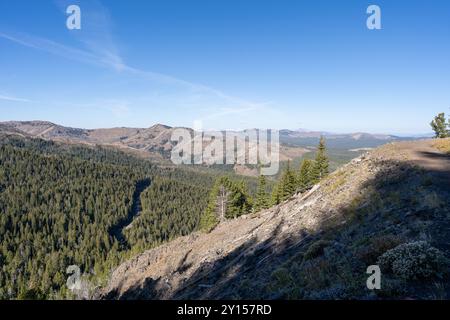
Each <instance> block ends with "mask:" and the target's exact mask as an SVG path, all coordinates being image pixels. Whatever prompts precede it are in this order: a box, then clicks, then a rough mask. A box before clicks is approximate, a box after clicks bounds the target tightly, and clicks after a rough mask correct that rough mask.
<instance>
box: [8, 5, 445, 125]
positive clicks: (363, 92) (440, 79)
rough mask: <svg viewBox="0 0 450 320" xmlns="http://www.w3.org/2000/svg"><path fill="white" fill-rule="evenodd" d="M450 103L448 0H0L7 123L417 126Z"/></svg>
mask: <svg viewBox="0 0 450 320" xmlns="http://www.w3.org/2000/svg"><path fill="white" fill-rule="evenodd" d="M70 4H77V5H79V6H80V7H81V14H82V17H81V18H82V22H81V23H82V29H81V30H68V29H67V28H66V17H67V15H66V13H65V8H66V7H67V6H68V5H70ZM370 4H377V5H379V6H380V7H381V10H382V30H376V31H371V30H368V29H367V28H366V19H367V14H366V9H367V7H368V6H369V5H370ZM449 107H450V1H447V0H441V1H438V0H431V1H430V0H428V1H426V0H423V1H414V0H408V1H406V0H405V1H401V0H396V1H379V0H373V1H363V0H361V1H360V0H351V1H350V0H342V1H335V0H333V1H331V0H330V1H323V0H319V1H318V0H314V1H313V0H308V1H306V0H303V1H300V0H295V1H294V0H293V1H280V0H270V1H263V0H258V1H257V0H215V1H211V0H189V1H188V0H179V1H173V0H158V1H156V0H150V1H138V0H135V1H125V0H121V1H112V0H108V1H106V0H104V1H92V0H85V1H76V0H67V1H66V0H62V1H31V0H29V1H23V0H3V1H1V2H0V120H32V119H42V120H50V121H53V122H57V123H61V124H63V125H70V126H75V127H84V128H93V127H112V126H133V127H149V126H151V125H152V124H154V123H158V122H159V123H165V124H168V125H173V126H175V125H177V126H178V125H182V126H189V127H191V126H193V123H194V121H196V120H201V121H203V126H204V128H205V129H206V128H216V129H219V128H220V129H240V128H249V127H259V128H278V129H280V128H289V129H296V128H309V129H315V130H327V131H335V132H350V131H366V132H380V133H399V134H402V133H403V134H405V133H423V132H428V131H430V129H429V125H428V123H429V122H430V120H431V118H432V116H433V115H434V114H436V113H438V112H442V111H445V112H447V113H450V109H449Z"/></svg>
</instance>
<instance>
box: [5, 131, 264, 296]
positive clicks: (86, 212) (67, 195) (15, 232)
mask: <svg viewBox="0 0 450 320" xmlns="http://www.w3.org/2000/svg"><path fill="white" fill-rule="evenodd" d="M218 175H219V173H214V172H213V170H211V172H205V171H204V170H203V171H196V170H195V169H191V168H182V169H180V168H160V167H157V166H156V165H153V164H152V163H150V162H149V161H147V160H142V159H139V158H136V157H134V156H132V155H129V154H127V153H124V152H121V151H117V150H114V149H110V148H104V147H88V146H80V145H68V144H62V143H56V142H51V141H46V140H41V139H28V138H22V137H19V136H13V135H4V136H2V137H1V138H0V299H14V298H27V299H33V298H43V299H44V298H46V299H52V298H66V297H70V292H69V290H68V289H67V288H66V285H65V284H66V280H67V276H68V275H67V274H66V269H67V267H68V266H70V265H77V266H79V267H80V269H81V272H82V273H83V274H85V275H87V276H88V278H89V279H90V280H91V282H92V283H94V284H100V283H101V282H102V281H104V280H105V279H106V277H107V276H108V275H109V273H110V271H111V269H112V268H113V267H115V266H116V265H118V264H119V263H120V262H121V261H123V260H124V259H127V258H129V257H130V256H131V255H132V254H135V253H138V252H141V251H142V250H145V249H148V248H151V247H153V246H155V245H158V244H160V243H162V242H164V241H167V240H170V239H173V238H175V237H177V236H180V235H186V234H189V233H191V232H193V231H195V230H197V229H198V227H199V221H200V217H201V214H202V213H203V212H204V210H205V208H206V205H207V200H208V193H209V190H210V189H211V187H212V185H213V184H214V180H215V179H216V178H217V176H218ZM143 179H147V180H149V181H150V186H149V187H148V188H147V189H145V190H143V191H142V193H141V194H140V200H141V201H140V202H141V203H142V204H141V206H142V208H139V209H140V212H139V213H138V214H137V215H136V216H135V217H134V218H135V219H134V220H133V221H132V223H131V226H127V227H125V228H124V230H120V231H121V232H122V231H123V232H122V234H123V236H124V237H125V240H126V242H127V245H126V246H125V245H124V244H123V243H122V242H120V241H119V240H118V239H117V237H116V236H115V235H114V233H113V232H112V230H114V228H115V227H117V226H119V225H121V223H122V222H123V221H125V219H127V218H130V214H135V213H133V212H132V208H133V195H134V192H135V191H136V186H137V183H138V182H139V181H142V180H143ZM255 181H256V180H255ZM255 185H256V182H255ZM135 207H136V206H135Z"/></svg>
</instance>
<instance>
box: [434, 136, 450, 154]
mask: <svg viewBox="0 0 450 320" xmlns="http://www.w3.org/2000/svg"><path fill="white" fill-rule="evenodd" d="M433 147H435V148H436V149H438V150H440V151H442V152H447V153H449V154H450V138H447V139H438V140H436V141H435V142H433Z"/></svg>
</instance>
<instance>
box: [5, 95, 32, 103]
mask: <svg viewBox="0 0 450 320" xmlns="http://www.w3.org/2000/svg"><path fill="white" fill-rule="evenodd" d="M0 100H6V101H13V102H32V101H31V100H29V99H24V98H19V97H13V96H9V95H1V94H0Z"/></svg>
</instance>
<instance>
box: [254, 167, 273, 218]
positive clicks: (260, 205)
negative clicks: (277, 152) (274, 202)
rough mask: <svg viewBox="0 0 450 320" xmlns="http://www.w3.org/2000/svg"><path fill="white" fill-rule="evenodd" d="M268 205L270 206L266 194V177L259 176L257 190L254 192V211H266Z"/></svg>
mask: <svg viewBox="0 0 450 320" xmlns="http://www.w3.org/2000/svg"><path fill="white" fill-rule="evenodd" d="M269 205H270V203H269V196H268V195H267V192H266V177H265V176H263V175H260V176H259V183H258V189H257V191H256V197H255V204H254V209H255V211H259V210H261V209H267V208H268V207H269Z"/></svg>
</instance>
